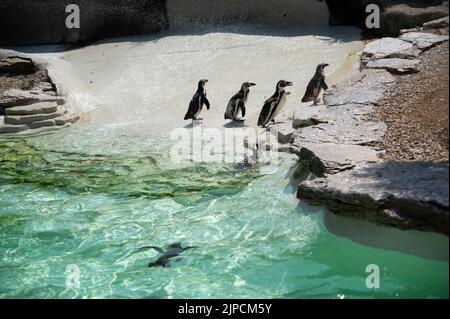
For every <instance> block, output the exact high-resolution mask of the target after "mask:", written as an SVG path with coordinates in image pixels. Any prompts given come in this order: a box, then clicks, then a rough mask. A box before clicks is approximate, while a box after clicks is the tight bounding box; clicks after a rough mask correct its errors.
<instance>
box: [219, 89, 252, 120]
mask: <svg viewBox="0 0 450 319" xmlns="http://www.w3.org/2000/svg"><path fill="white" fill-rule="evenodd" d="M255 85H256V84H255V83H250V82H245V83H243V84H242V86H241V90H240V91H239V92H237V93H236V94H235V95H233V97H232V98H231V99H230V102H228V105H227V110H226V111H225V120H233V121H234V122H243V121H244V119H240V120H238V118H237V116H238V114H239V110H240V111H241V114H242V118H244V117H245V103H247V99H248V93H249V92H250V87H252V86H255Z"/></svg>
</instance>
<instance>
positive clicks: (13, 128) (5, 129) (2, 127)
mask: <svg viewBox="0 0 450 319" xmlns="http://www.w3.org/2000/svg"><path fill="white" fill-rule="evenodd" d="M28 129H29V127H28V126H27V125H9V124H0V134H11V133H19V132H22V131H25V130H28Z"/></svg>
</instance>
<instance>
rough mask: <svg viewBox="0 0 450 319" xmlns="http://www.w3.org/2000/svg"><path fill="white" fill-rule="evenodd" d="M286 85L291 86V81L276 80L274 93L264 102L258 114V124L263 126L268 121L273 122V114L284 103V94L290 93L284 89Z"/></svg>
mask: <svg viewBox="0 0 450 319" xmlns="http://www.w3.org/2000/svg"><path fill="white" fill-rule="evenodd" d="M287 86H292V82H289V81H285V80H281V81H278V83H277V87H276V91H275V93H274V94H273V95H272V96H271V97H270V98H269V99H268V100H267V101H266V102H265V103H264V106H263V108H262V110H261V113H260V114H259V118H258V126H262V127H265V126H266V125H267V124H268V123H269V122H270V121H272V122H275V120H274V119H275V116H277V115H278V113H280V112H281V110H282V109H283V107H284V105H285V104H286V96H287V95H289V94H290V92H286V91H285V88H286V87H287Z"/></svg>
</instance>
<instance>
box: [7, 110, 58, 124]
mask: <svg viewBox="0 0 450 319" xmlns="http://www.w3.org/2000/svg"><path fill="white" fill-rule="evenodd" d="M63 115H64V114H63V113H62V112H55V113H49V114H33V115H6V116H5V124H13V125H21V124H26V125H29V124H31V123H33V122H39V121H45V120H50V119H54V118H55V117H60V116H63Z"/></svg>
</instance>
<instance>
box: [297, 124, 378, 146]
mask: <svg viewBox="0 0 450 319" xmlns="http://www.w3.org/2000/svg"><path fill="white" fill-rule="evenodd" d="M385 132H386V124H384V123H382V122H365V123H361V122H358V121H350V122H340V121H339V122H335V123H326V124H325V123H324V124H319V125H315V126H310V127H306V128H303V129H301V130H299V131H296V132H294V134H293V145H294V146H302V145H304V144H305V143H332V144H348V145H368V146H373V145H375V144H376V143H377V142H378V141H379V140H380V139H381V137H382V136H383V135H384V134H385Z"/></svg>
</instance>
